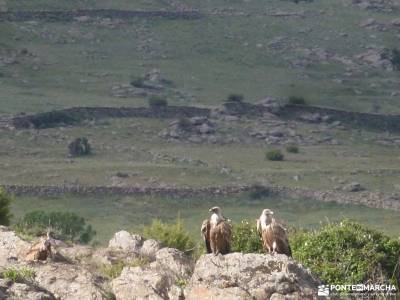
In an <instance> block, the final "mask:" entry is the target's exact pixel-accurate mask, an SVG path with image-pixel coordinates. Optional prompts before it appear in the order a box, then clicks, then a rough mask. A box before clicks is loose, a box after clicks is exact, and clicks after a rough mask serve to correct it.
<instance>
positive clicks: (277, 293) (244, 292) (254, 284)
mask: <svg viewBox="0 0 400 300" xmlns="http://www.w3.org/2000/svg"><path fill="white" fill-rule="evenodd" d="M318 284H319V281H318V280H317V279H315V278H314V277H312V275H311V274H310V273H309V271H307V270H305V269H304V268H303V267H302V266H301V265H299V264H298V263H296V262H295V261H293V260H292V259H289V258H288V257H287V256H285V255H274V256H271V255H264V254H242V253H232V254H228V255H225V256H217V257H215V256H213V255H203V256H202V257H201V258H200V259H199V260H198V261H197V263H196V266H195V269H194V273H193V276H192V278H191V280H190V282H189V285H188V286H187V288H186V289H185V296H186V298H185V299H187V300H197V299H221V300H222V299H231V300H236V299H237V300H239V299H240V300H245V299H249V300H250V299H316V290H317V286H318Z"/></svg>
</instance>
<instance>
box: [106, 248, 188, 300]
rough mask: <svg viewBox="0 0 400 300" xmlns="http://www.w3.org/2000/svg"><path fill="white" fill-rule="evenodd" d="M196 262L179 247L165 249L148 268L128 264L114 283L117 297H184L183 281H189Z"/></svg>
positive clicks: (158, 253)
mask: <svg viewBox="0 0 400 300" xmlns="http://www.w3.org/2000/svg"><path fill="white" fill-rule="evenodd" d="M192 270H193V264H192V262H191V261H190V260H189V259H188V258H187V257H186V256H185V255H184V254H183V253H182V252H180V251H179V250H176V249H172V248H163V249H161V250H159V251H157V253H156V260H155V261H154V262H152V263H151V264H149V265H148V266H145V267H135V268H132V267H125V268H124V269H123V270H122V273H121V275H120V276H119V277H117V278H116V279H114V280H113V281H112V282H111V287H112V290H113V292H114V294H115V296H116V299H117V300H119V299H121V300H122V299H123V300H130V299H132V300H133V299H154V300H158V299H160V300H161V299H180V298H181V295H182V292H181V291H180V290H181V288H180V287H179V286H178V285H177V282H179V281H187V280H189V277H190V274H191V273H192Z"/></svg>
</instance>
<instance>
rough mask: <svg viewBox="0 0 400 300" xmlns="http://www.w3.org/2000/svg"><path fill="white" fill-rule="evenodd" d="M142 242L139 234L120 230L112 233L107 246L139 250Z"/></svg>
mask: <svg viewBox="0 0 400 300" xmlns="http://www.w3.org/2000/svg"><path fill="white" fill-rule="evenodd" d="M142 244H143V238H142V237H141V236H140V235H137V234H130V233H129V232H127V231H125V230H122V231H119V232H117V233H115V234H114V237H113V238H112V239H111V240H110V242H109V243H108V247H109V248H115V249H120V250H124V251H131V252H139V251H140V248H141V247H142Z"/></svg>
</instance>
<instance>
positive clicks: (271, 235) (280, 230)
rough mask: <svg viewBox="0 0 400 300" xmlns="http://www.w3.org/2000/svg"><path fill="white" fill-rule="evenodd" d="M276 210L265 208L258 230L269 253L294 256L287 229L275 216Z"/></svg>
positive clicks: (258, 223)
mask: <svg viewBox="0 0 400 300" xmlns="http://www.w3.org/2000/svg"><path fill="white" fill-rule="evenodd" d="M273 215H274V212H273V211H272V210H270V209H264V210H263V211H262V213H261V216H260V218H259V219H258V220H257V231H258V232H259V233H260V235H261V239H262V243H263V248H264V250H265V251H268V252H269V253H272V254H274V253H279V254H286V255H287V256H289V257H291V256H292V250H291V248H290V245H289V240H288V238H287V234H286V229H285V228H284V227H283V226H282V225H281V224H279V223H278V222H277V221H276V220H275V218H274V217H273Z"/></svg>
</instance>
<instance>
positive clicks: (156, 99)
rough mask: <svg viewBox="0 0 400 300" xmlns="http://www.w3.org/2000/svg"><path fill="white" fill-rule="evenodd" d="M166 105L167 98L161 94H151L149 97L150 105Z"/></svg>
mask: <svg viewBox="0 0 400 300" xmlns="http://www.w3.org/2000/svg"><path fill="white" fill-rule="evenodd" d="M167 105H168V101H167V99H165V98H164V97H161V96H152V97H150V98H149V106H150V107H165V106H167Z"/></svg>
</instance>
